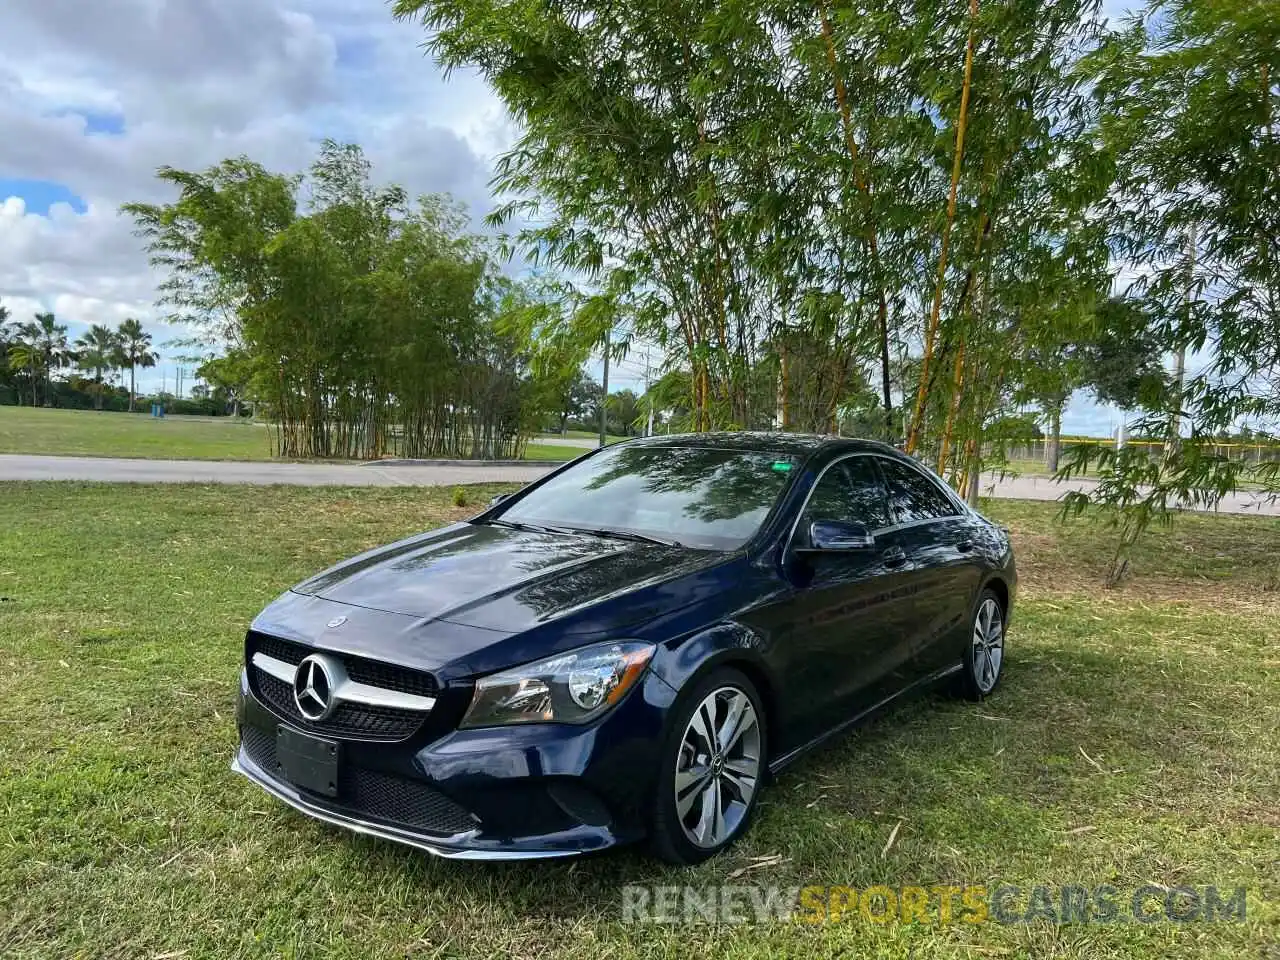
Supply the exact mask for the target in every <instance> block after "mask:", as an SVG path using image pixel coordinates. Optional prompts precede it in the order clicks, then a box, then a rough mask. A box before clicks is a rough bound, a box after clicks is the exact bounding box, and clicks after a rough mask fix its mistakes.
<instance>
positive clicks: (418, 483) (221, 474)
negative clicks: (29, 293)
mask: <svg viewBox="0 0 1280 960" xmlns="http://www.w3.org/2000/svg"><path fill="white" fill-rule="evenodd" d="M550 469H551V468H550V467H545V466H528V467H523V466H497V465H485V464H475V465H474V466H473V465H471V464H462V463H460V464H449V465H447V466H445V465H432V466H406V465H396V466H382V465H379V464H354V463H269V462H266V463H264V462H238V461H230V460H124V459H114V458H108V457H38V456H29V455H26V454H0V480H96V481H102V482H106V483H247V484H258V485H269V484H274V483H280V484H288V485H291V486H300V487H333V486H338V487H343V486H350V487H447V486H453V485H454V484H458V483H528V482H529V481H530V480H536V479H537V478H538V477H540V476H542V475H543V474H544V473H546V472H547V471H548V470H550Z"/></svg>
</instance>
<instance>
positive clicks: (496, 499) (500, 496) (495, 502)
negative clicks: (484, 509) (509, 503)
mask: <svg viewBox="0 0 1280 960" xmlns="http://www.w3.org/2000/svg"><path fill="white" fill-rule="evenodd" d="M509 496H511V494H509V493H500V494H498V495H497V496H496V497H490V498H489V506H491V507H496V506H497V505H498V504H500V503H501V502H502V501H503V500H505V499H507V497H509Z"/></svg>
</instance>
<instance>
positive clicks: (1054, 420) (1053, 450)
mask: <svg viewBox="0 0 1280 960" xmlns="http://www.w3.org/2000/svg"><path fill="white" fill-rule="evenodd" d="M1062 406H1063V405H1062V404H1061V403H1057V404H1054V406H1053V409H1052V410H1050V411H1049V440H1048V442H1047V443H1045V445H1044V466H1045V469H1046V470H1048V471H1049V472H1050V473H1057V472H1058V457H1059V454H1060V451H1061V449H1062Z"/></svg>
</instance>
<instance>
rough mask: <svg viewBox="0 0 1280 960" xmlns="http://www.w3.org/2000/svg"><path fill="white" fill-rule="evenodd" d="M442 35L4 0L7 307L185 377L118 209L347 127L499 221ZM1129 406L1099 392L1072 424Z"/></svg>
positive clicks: (477, 108) (330, 15)
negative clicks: (143, 352)
mask: <svg viewBox="0 0 1280 960" xmlns="http://www.w3.org/2000/svg"><path fill="white" fill-rule="evenodd" d="M1126 6H1127V4H1122V3H1117V2H1115V0H1107V2H1106V7H1107V11H1108V13H1110V14H1115V13H1118V12H1119V11H1120V10H1122V9H1123V8H1124V7H1126ZM422 39H423V34H422V31H421V29H420V28H419V27H417V26H415V25H413V24H404V23H397V22H395V21H394V20H393V19H392V18H391V16H390V13H389V11H388V8H387V5H386V3H385V2H383V0H113V2H110V3H85V2H83V0H4V2H3V3H2V4H0V130H3V131H4V136H3V137H0V301H2V302H3V303H4V304H5V305H6V306H7V307H8V308H9V310H10V311H11V312H12V313H13V314H14V315H15V316H18V317H22V316H24V315H29V314H32V313H34V312H36V311H38V310H52V311H53V312H54V313H55V314H57V316H58V317H59V319H60V320H62V321H63V322H66V323H67V324H68V326H69V327H70V328H71V330H70V332H71V335H72V337H75V336H77V335H79V334H80V333H81V332H83V330H84V329H85V327H86V326H87V325H88V324H90V323H108V324H111V325H114V324H116V323H118V322H119V321H120V320H123V319H125V318H126V317H131V316H132V317H137V318H138V319H140V320H142V321H143V322H144V323H145V324H147V325H148V326H149V327H150V328H151V329H152V330H153V331H154V333H155V339H156V343H157V344H158V345H160V349H161V353H162V356H164V358H165V361H164V362H163V363H162V364H161V365H160V366H159V367H158V368H157V369H155V370H153V371H149V372H148V374H147V375H145V376H144V377H142V378H140V387H142V388H143V389H153V388H156V387H159V386H160V384H161V382H162V381H163V382H165V383H168V384H170V385H171V384H172V382H173V379H174V366H175V364H174V363H173V354H174V353H175V350H174V349H172V348H168V349H167V348H165V346H164V344H165V343H166V342H167V341H170V340H172V339H174V338H177V337H182V336H187V335H189V331H187V330H185V329H174V328H171V327H166V326H165V325H163V324H162V323H161V322H160V318H161V317H162V316H163V309H162V308H158V307H157V306H156V305H155V300H156V283H157V280H158V277H157V275H156V273H155V272H154V271H153V270H152V269H151V268H150V266H149V265H148V263H147V259H146V255H145V253H144V251H143V250H142V249H141V246H140V244H139V242H138V240H137V239H136V238H135V237H133V236H132V234H131V225H130V224H129V222H127V221H126V220H125V219H124V218H122V217H120V216H119V214H118V213H117V211H118V209H119V206H120V204H121V203H124V202H126V201H130V200H148V201H154V200H165V199H168V196H167V194H166V193H165V192H164V190H163V189H162V187H161V186H160V185H159V184H158V183H157V181H156V180H155V177H154V171H155V169H156V168H157V167H159V166H161V165H171V166H175V167H180V168H187V169H191V168H200V167H203V166H206V165H209V164H211V163H215V162H217V161H218V160H221V159H223V158H224V157H227V156H233V155H237V154H240V153H247V154H249V155H250V156H252V157H254V158H255V159H257V160H259V161H260V162H262V163H264V164H266V165H267V166H268V167H271V168H274V169H279V170H299V169H302V168H303V167H305V165H306V164H307V163H308V162H309V160H310V159H311V157H312V155H313V152H314V148H315V144H316V142H317V141H318V140H319V139H321V138H323V137H326V136H331V137H334V138H337V139H340V140H355V141H357V142H359V143H361V144H362V145H363V146H364V147H365V149H366V151H367V152H368V154H369V156H370V159H371V160H372V161H373V163H374V171H375V175H376V176H379V177H381V178H384V179H386V180H390V181H395V182H398V183H402V184H404V185H405V186H406V187H408V189H409V190H410V192H411V193H418V192H437V191H449V192H451V193H453V194H454V195H455V196H456V197H458V198H459V199H460V200H462V201H463V202H464V203H465V204H467V205H468V206H469V207H470V208H471V210H472V211H473V213H474V214H476V215H482V214H484V213H485V212H487V211H488V210H489V208H490V206H491V201H490V198H489V194H488V189H487V182H488V179H489V176H490V170H491V164H492V161H493V159H494V158H495V157H496V156H497V155H498V154H499V153H501V152H502V150H503V149H505V147H506V146H507V145H508V144H509V143H510V142H511V140H512V136H513V129H512V126H511V122H510V120H509V118H508V117H507V115H506V113H505V111H504V110H503V109H502V107H501V105H500V104H499V103H498V102H497V101H496V100H495V98H494V97H493V96H492V95H491V94H490V93H489V92H488V91H487V90H486V89H485V88H484V86H483V84H482V83H481V82H480V81H479V80H478V79H477V78H476V77H475V76H472V75H469V74H468V73H467V72H465V71H463V72H459V73H455V74H454V75H453V76H451V77H450V78H449V80H448V81H446V80H445V78H444V77H443V76H441V74H440V72H439V71H438V70H437V69H436V68H435V67H434V65H432V64H431V62H430V61H429V60H428V59H427V58H426V57H425V56H424V53H423V51H422V49H421V42H422ZM643 369H644V364H643V361H642V360H641V359H639V358H634V357H633V358H630V359H629V360H627V361H625V362H624V363H622V364H621V365H620V366H619V367H618V368H616V369H615V372H614V376H613V377H612V378H611V380H612V383H611V385H612V386H614V387H615V388H621V387H625V386H631V387H636V388H639V387H641V386H642V382H643ZM594 372H595V373H596V375H597V376H598V375H599V365H598V364H596V365H595V371H594ZM1117 419H1118V417H1116V416H1115V415H1114V414H1111V413H1109V412H1108V411H1105V410H1102V409H1100V408H1098V407H1097V406H1096V405H1095V404H1092V403H1089V402H1088V401H1086V400H1080V401H1077V402H1075V403H1073V404H1072V407H1071V409H1070V410H1069V411H1068V416H1067V418H1066V421H1065V424H1064V426H1065V428H1066V429H1068V430H1070V431H1073V432H1093V433H1099V432H1101V433H1106V432H1108V431H1109V429H1110V428H1111V427H1112V426H1113V425H1114V422H1115V421H1116V420H1117Z"/></svg>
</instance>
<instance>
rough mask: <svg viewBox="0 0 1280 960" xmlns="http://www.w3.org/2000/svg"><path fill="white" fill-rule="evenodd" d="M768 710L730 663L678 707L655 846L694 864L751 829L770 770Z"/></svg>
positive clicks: (659, 795)
mask: <svg viewBox="0 0 1280 960" xmlns="http://www.w3.org/2000/svg"><path fill="white" fill-rule="evenodd" d="M767 743H768V739H767V736H766V729H765V715H764V709H763V706H762V705H761V702H760V696H759V694H758V693H757V692H756V688H755V685H754V684H752V682H751V681H750V680H749V679H748V678H747V677H746V676H745V675H744V674H743V673H741V672H740V671H738V670H734V669H733V668H731V667H721V668H718V669H716V670H713V671H712V672H711V673H709V674H708V675H707V676H706V677H704V678H703V679H702V680H701V681H699V682H698V683H697V684H696V685H695V686H694V687H692V688H691V689H690V690H689V691H688V692H687V693H686V694H685V695H682V696H681V697H680V699H679V701H678V702H677V704H676V706H675V708H674V709H673V712H672V717H671V723H670V726H669V729H668V734H667V738H666V743H665V745H664V748H663V760H662V768H661V770H660V772H659V775H658V783H657V787H656V795H655V796H654V800H653V820H652V824H651V827H650V847H651V848H652V850H653V852H654V854H655V855H657V856H658V857H660V858H661V859H663V860H666V861H667V862H668V863H676V864H684V865H692V864H695V863H701V862H702V861H704V860H707V859H709V858H711V857H713V856H715V855H716V854H717V853H719V852H720V851H721V850H723V849H725V847H727V846H729V845H730V844H731V843H733V842H734V841H735V840H736V839H737V838H738V837H740V836H741V835H742V834H743V833H744V832H745V831H746V829H747V826H748V825H749V824H750V822H751V817H752V814H753V813H754V812H755V808H756V802H757V801H758V800H759V797H760V789H761V787H762V786H763V785H764V778H765V775H766V773H767V768H766V764H765V747H766V745H767Z"/></svg>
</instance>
